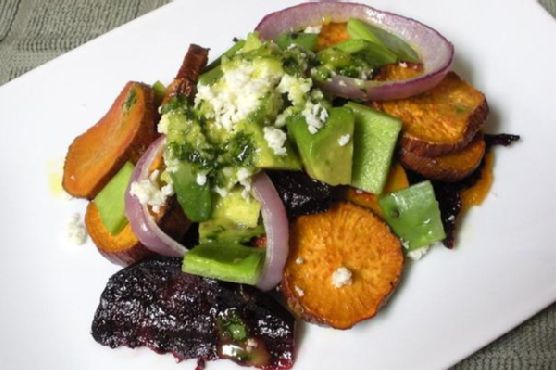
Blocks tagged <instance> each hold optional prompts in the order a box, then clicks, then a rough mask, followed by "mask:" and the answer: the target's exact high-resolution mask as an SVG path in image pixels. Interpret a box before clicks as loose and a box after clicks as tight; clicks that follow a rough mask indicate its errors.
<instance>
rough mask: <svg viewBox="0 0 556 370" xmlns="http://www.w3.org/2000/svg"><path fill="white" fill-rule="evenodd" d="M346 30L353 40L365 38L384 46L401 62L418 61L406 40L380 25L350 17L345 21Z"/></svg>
mask: <svg viewBox="0 0 556 370" xmlns="http://www.w3.org/2000/svg"><path fill="white" fill-rule="evenodd" d="M347 31H348V34H349V36H350V37H351V38H352V39H353V40H367V41H370V42H373V43H375V44H379V45H382V46H384V47H386V48H387V49H388V50H390V51H391V52H393V53H394V54H396V55H397V56H398V59H399V61H401V62H410V63H419V62H420V60H419V55H418V54H417V53H416V52H415V50H413V48H412V47H411V46H410V45H409V44H408V43H407V42H406V41H404V40H402V39H401V38H399V37H398V36H396V35H394V34H392V33H390V32H388V31H386V30H384V29H382V28H380V27H376V26H373V25H370V24H368V23H365V22H363V21H362V20H359V19H356V18H351V19H350V20H349V21H348V23H347Z"/></svg>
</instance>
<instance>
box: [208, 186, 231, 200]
mask: <svg viewBox="0 0 556 370" xmlns="http://www.w3.org/2000/svg"><path fill="white" fill-rule="evenodd" d="M212 191H213V192H215V193H216V194H218V195H220V196H221V197H222V198H223V197H225V196H226V195H228V190H226V189H224V188H221V187H220V186H215V187H214V188H212Z"/></svg>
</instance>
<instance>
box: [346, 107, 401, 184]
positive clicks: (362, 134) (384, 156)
mask: <svg viewBox="0 0 556 370" xmlns="http://www.w3.org/2000/svg"><path fill="white" fill-rule="evenodd" d="M345 107H347V108H349V109H351V111H352V112H353V114H354V116H355V129H354V133H353V141H354V143H353V145H354V147H353V167H352V174H351V185H353V186H354V187H356V188H358V189H361V190H364V191H367V192H369V193H375V194H380V193H382V190H383V189H384V185H385V184H386V179H387V177H388V172H389V170H390V165H391V162H392V155H393V154H394V149H395V148H396V143H397V141H398V135H399V133H400V130H401V128H402V122H401V121H400V120H399V119H397V118H395V117H392V116H389V115H386V114H384V113H381V112H378V111H376V110H374V109H372V108H370V107H368V106H365V105H361V104H355V103H348V104H346V105H345Z"/></svg>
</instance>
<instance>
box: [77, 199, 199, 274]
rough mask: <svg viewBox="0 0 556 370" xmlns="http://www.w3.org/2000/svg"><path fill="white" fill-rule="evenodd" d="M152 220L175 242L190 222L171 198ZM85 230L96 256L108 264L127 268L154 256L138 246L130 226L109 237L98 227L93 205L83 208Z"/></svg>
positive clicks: (102, 226)
mask: <svg viewBox="0 0 556 370" xmlns="http://www.w3.org/2000/svg"><path fill="white" fill-rule="evenodd" d="M153 217H154V218H155V220H156V221H157V223H158V225H159V226H160V228H161V229H162V230H163V231H164V232H166V233H167V234H168V235H170V236H171V237H172V238H174V239H175V240H181V239H182V238H183V237H184V235H185V233H186V232H187V230H188V228H189V225H190V221H189V220H187V218H186V217H185V214H184V213H183V210H182V208H181V207H180V206H179V204H178V203H177V201H176V200H175V198H172V199H171V200H170V201H169V202H168V205H167V206H165V207H164V208H163V209H162V210H161V212H160V213H158V214H153ZM85 226H86V228H87V232H88V233H89V236H90V237H91V239H92V240H93V242H94V243H95V244H96V246H97V248H98V251H99V252H100V254H102V255H103V256H104V257H106V258H108V259H109V260H111V261H112V262H115V263H118V264H120V265H123V266H127V265H129V264H131V263H134V262H137V261H139V260H142V259H143V258H146V257H149V256H152V255H154V253H152V252H151V251H150V250H149V249H148V248H147V247H145V246H144V245H142V244H141V243H140V242H139V240H138V239H137V236H135V234H134V233H133V230H132V229H131V225H130V224H127V225H126V226H125V227H124V228H123V230H122V231H120V232H119V233H118V234H117V235H112V234H110V232H109V231H108V230H107V229H106V227H105V226H104V224H103V223H102V220H101V218H100V213H99V211H98V208H97V206H96V205H95V203H94V202H89V204H88V206H87V210H86V212H85Z"/></svg>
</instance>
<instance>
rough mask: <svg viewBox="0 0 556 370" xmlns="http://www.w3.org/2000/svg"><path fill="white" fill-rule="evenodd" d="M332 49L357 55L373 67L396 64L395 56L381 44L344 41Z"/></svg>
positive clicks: (364, 41) (363, 41)
mask: <svg viewBox="0 0 556 370" xmlns="http://www.w3.org/2000/svg"><path fill="white" fill-rule="evenodd" d="M334 48H335V49H337V50H340V51H342V52H344V53H347V54H358V55H360V56H361V57H363V58H364V60H365V62H366V63H367V64H369V65H370V66H373V67H379V66H382V65H385V64H391V63H396V61H397V60H398V57H397V55H396V54H395V53H394V52H392V51H390V50H389V49H387V48H386V47H384V46H383V45H382V44H377V43H374V42H371V41H367V40H346V41H342V42H340V43H338V44H336V45H334Z"/></svg>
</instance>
